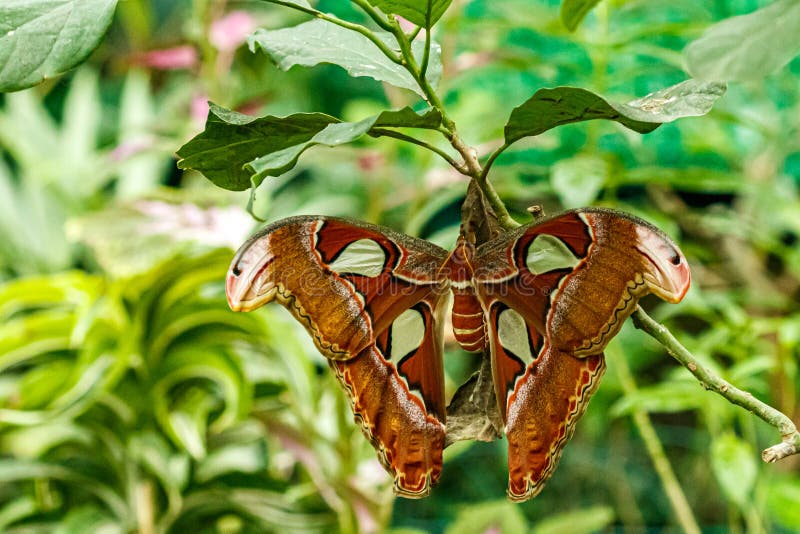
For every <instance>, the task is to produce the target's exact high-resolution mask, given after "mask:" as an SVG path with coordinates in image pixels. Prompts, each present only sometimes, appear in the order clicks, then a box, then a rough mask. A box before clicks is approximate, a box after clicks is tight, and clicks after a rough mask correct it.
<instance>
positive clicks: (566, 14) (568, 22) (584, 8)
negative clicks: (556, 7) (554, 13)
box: [561, 0, 600, 32]
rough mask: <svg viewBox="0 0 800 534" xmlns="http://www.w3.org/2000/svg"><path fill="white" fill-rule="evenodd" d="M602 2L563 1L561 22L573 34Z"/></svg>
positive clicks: (594, 0)
mask: <svg viewBox="0 0 800 534" xmlns="http://www.w3.org/2000/svg"><path fill="white" fill-rule="evenodd" d="M599 3H600V0H562V2H561V22H563V23H564V26H566V28H567V29H568V30H569V31H571V32H573V31H575V29H576V28H577V27H578V25H579V24H580V23H581V21H582V20H583V19H584V18H585V17H586V15H588V14H589V12H590V11H591V10H592V9H594V6H596V5H597V4H599Z"/></svg>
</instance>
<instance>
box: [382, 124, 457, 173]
mask: <svg viewBox="0 0 800 534" xmlns="http://www.w3.org/2000/svg"><path fill="white" fill-rule="evenodd" d="M369 133H370V135H374V136H382V137H392V138H394V139H399V140H401V141H406V142H408V143H412V144H415V145H418V146H421V147H424V148H427V149H428V150H430V151H431V152H435V153H436V154H438V155H440V156H441V157H442V158H443V159H444V160H445V161H446V162H447V163H449V164H450V165H451V166H452V167H454V168H455V169H456V170H458V171H459V172H461V173H462V174H464V173H465V172H466V170H467V169H466V168H465V167H464V165H462V164H460V163H458V162H457V161H456V160H455V159H453V157H452V156H450V154H448V153H447V152H445V151H444V150H442V149H441V148H439V147H437V146H434V145H431V144H429V143H427V142H425V141H422V140H421V139H417V138H415V137H411V136H410V135H406V134H404V133H401V132H398V131H396V130H389V129H386V128H372V129H371V130H370V132H369Z"/></svg>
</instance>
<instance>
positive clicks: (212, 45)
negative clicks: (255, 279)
mask: <svg viewBox="0 0 800 534" xmlns="http://www.w3.org/2000/svg"><path fill="white" fill-rule="evenodd" d="M766 4H768V2H763V1H755V0H735V1H729V2H719V1H715V0H701V1H696V0H694V1H688V0H676V1H674V2H670V3H662V2H649V1H645V0H630V1H625V0H614V1H607V2H601V3H600V4H599V5H598V6H597V8H596V9H595V10H594V11H593V12H592V13H590V14H589V16H588V17H587V18H586V20H585V21H584V22H583V24H582V25H581V26H580V27H579V28H578V29H577V30H576V31H575V32H574V33H570V32H568V31H567V30H566V29H565V28H564V26H563V24H562V23H561V21H560V19H559V2H558V1H556V0H541V1H537V0H503V1H500V0H472V1H467V0H455V1H454V2H453V5H452V7H451V8H450V10H449V11H448V14H447V15H446V16H445V17H444V19H443V20H442V22H441V23H440V24H439V25H438V26H437V28H436V32H437V33H436V34H435V37H436V39H437V40H439V41H440V42H441V44H442V47H443V62H444V77H443V87H442V94H443V96H444V102H445V105H446V107H447V109H448V110H449V111H450V115H451V117H452V118H453V119H454V120H455V121H456V123H457V125H458V128H459V131H460V132H461V134H462V136H463V137H464V138H465V140H466V141H467V142H468V143H470V144H472V145H474V146H476V147H478V149H479V151H481V152H482V153H488V152H489V151H490V150H491V149H493V148H494V147H496V146H498V144H499V143H500V142H501V139H502V127H503V125H504V123H505V119H506V118H507V117H508V114H509V113H510V111H511V109H512V108H513V107H515V106H517V105H519V104H520V103H522V102H523V101H525V100H526V99H527V98H528V97H529V96H530V95H532V94H533V93H534V92H535V91H536V90H537V89H539V88H541V87H553V86H557V85H572V86H579V87H584V88H586V89H590V90H592V91H594V92H597V93H600V94H603V95H606V96H608V97H610V98H613V99H615V100H617V101H627V100H631V99H633V98H635V97H640V96H644V95H645V94H647V93H649V92H651V91H655V90H659V89H662V88H665V87H667V86H670V85H673V84H675V83H678V82H680V81H683V80H684V79H686V78H687V74H686V73H685V72H684V70H683V68H682V56H681V50H682V49H683V48H684V46H685V45H686V44H687V43H688V42H690V41H691V40H693V39H696V38H697V37H699V36H700V35H701V34H702V32H703V30H704V29H705V28H707V27H708V26H709V25H711V24H713V23H714V22H716V21H719V20H723V19H726V18H728V17H731V16H734V15H737V14H742V13H748V12H751V11H753V10H755V9H757V8H759V7H761V6H763V5H766ZM317 5H318V7H319V9H320V10H322V11H331V12H334V13H336V14H338V15H340V16H341V17H346V18H349V19H351V20H363V17H362V15H361V14H360V13H359V12H357V11H356V10H355V8H354V7H353V6H352V5H351V3H350V2H347V1H345V0H321V1H320V2H318V4H317ZM305 20H307V17H305V16H303V15H300V14H297V13H295V12H292V11H289V10H286V9H283V8H280V7H277V6H274V5H270V4H267V3H265V2H239V1H225V0H126V1H122V2H120V3H119V5H118V8H117V11H116V14H115V17H114V22H113V25H112V27H111V30H110V33H109V34H108V35H107V36H106V38H105V40H104V41H103V44H102V45H101V47H100V48H99V49H98V50H97V51H96V52H95V53H94V54H93V55H92V57H91V58H90V60H89V61H88V62H87V63H85V64H84V65H82V66H81V67H79V68H78V69H75V70H73V71H71V72H70V73H68V74H67V75H65V76H63V77H61V78H58V79H55V80H49V81H47V82H45V83H44V84H42V85H39V86H37V87H35V88H33V89H29V90H25V91H21V92H17V93H9V94H0V279H2V281H3V282H2V285H0V317H1V318H2V321H0V323H1V324H0V531H2V532H9V533H23V532H24V533H38V532H43V533H44V532H47V533H49V532H63V533H73V532H74V533H84V532H104V533H116V532H138V533H144V534H149V533H156V532H196V533H205V532H209V533H210V532H221V533H231V534H233V533H239V532H241V533H245V532H270V531H279V532H337V531H338V532H345V533H350V532H385V531H391V532H395V533H401V532H402V533H412V532H435V533H458V534H467V533H473V532H475V533H478V532H481V533H483V532H487V533H489V532H492V533H495V532H503V533H506V532H508V533H511V532H529V531H531V532H542V533H547V532H577V533H580V532H593V531H598V530H599V531H604V530H605V531H620V532H622V531H628V530H637V531H644V530H645V529H648V530H652V531H658V530H660V529H666V530H679V529H680V527H679V526H678V525H679V523H678V520H677V519H676V517H677V515H678V514H682V515H683V517H684V521H683V523H681V524H682V525H684V526H685V525H686V524H692V523H694V524H696V525H698V526H699V528H700V529H702V530H703V531H705V532H796V531H798V530H800V461H798V458H797V457H793V458H787V459H785V460H783V461H782V462H779V463H777V464H771V465H766V464H763V463H761V460H760V450H761V449H763V448H765V447H766V446H769V445H772V444H773V443H775V442H777V441H779V439H780V436H779V435H778V433H777V432H776V431H775V430H774V429H773V428H771V427H769V426H767V425H766V424H765V423H763V422H761V421H760V420H758V419H756V418H755V417H754V416H752V415H751V414H749V413H747V412H745V411H744V410H742V409H740V408H737V407H735V406H732V405H730V404H729V403H728V402H727V401H725V400H724V399H722V398H720V397H718V396H716V395H714V394H712V393H709V392H706V391H705V390H704V389H703V388H702V387H701V386H700V385H699V384H698V383H697V381H696V380H695V379H694V378H692V377H691V376H690V375H689V373H688V372H687V371H686V370H684V369H682V368H681V367H680V366H679V365H678V364H677V363H676V362H675V361H673V360H672V359H670V358H669V356H667V354H666V353H665V351H664V350H663V348H662V347H661V346H659V345H658V344H656V343H655V342H654V341H653V340H652V339H650V338H649V337H647V336H646V335H645V334H643V333H642V332H639V331H636V330H634V329H633V328H632V327H631V326H630V325H628V326H626V328H625V329H624V330H623V331H622V332H621V333H620V335H619V336H618V337H617V338H616V339H615V340H614V341H613V342H612V343H611V345H609V348H608V351H607V355H608V367H609V369H608V371H607V373H606V375H605V378H604V379H603V382H602V384H601V387H600V389H599V391H598V392H597V394H596V395H595V396H594V398H593V400H592V402H591V404H590V405H589V408H588V411H587V413H586V415H585V416H584V417H583V419H582V420H581V421H580V423H579V424H578V426H577V431H576V433H575V437H574V438H573V440H572V441H571V443H570V444H569V445H568V446H567V447H566V448H565V451H564V455H563V458H562V460H561V463H560V466H559V468H558V469H557V471H556V473H555V475H554V477H553V478H552V479H551V481H550V482H549V484H548V485H547V487H546V488H545V489H544V491H543V492H542V494H541V495H539V496H538V497H537V498H535V499H534V500H532V501H530V502H527V503H525V504H521V505H514V504H511V503H509V502H507V501H506V500H505V487H506V479H507V471H506V459H505V446H506V445H505V442H504V441H502V440H501V441H498V442H495V443H463V442H462V443H458V444H456V445H453V446H452V447H450V448H448V449H447V450H446V451H445V465H444V470H443V475H442V478H441V484H440V485H439V486H438V487H437V488H435V489H434V491H433V494H432V495H431V496H430V497H429V498H427V499H423V500H419V501H410V500H404V499H396V498H394V496H393V495H392V491H391V487H390V486H391V481H390V479H389V477H388V475H387V474H386V473H385V472H384V471H383V469H382V468H381V467H380V465H379V464H378V462H377V459H376V457H375V453H374V451H373V449H372V447H371V446H370V445H369V443H368V442H367V441H366V440H365V439H364V438H363V436H362V434H361V431H360V430H359V429H358V428H357V427H356V426H355V424H354V423H353V420H352V414H351V412H350V408H349V405H348V402H347V400H346V399H345V396H344V394H343V392H342V391H340V389H339V386H338V385H337V384H336V382H335V379H334V377H333V375H332V374H331V373H330V372H329V370H328V367H327V365H326V363H325V362H324V361H323V358H322V357H321V356H320V355H319V354H318V353H317V352H316V350H315V349H314V347H313V345H312V343H311V341H310V340H309V338H308V335H307V334H306V333H305V332H304V331H303V330H302V328H301V327H300V326H299V325H298V324H296V323H295V322H294V320H293V319H292V318H291V317H290V316H289V315H288V313H286V312H285V311H284V310H283V308H281V307H280V306H277V305H273V306H267V307H265V308H263V309H260V310H258V311H257V312H254V313H249V314H234V313H231V312H230V311H229V310H228V309H227V306H226V303H225V297H224V287H223V285H224V282H223V280H224V275H225V271H226V269H227V266H228V263H229V261H230V259H231V256H232V251H233V249H235V248H236V247H238V245H239V244H241V243H242V242H243V241H244V239H245V238H246V237H247V236H248V235H249V234H250V233H251V232H252V231H253V230H254V229H255V228H256V227H257V223H256V221H255V220H254V219H253V218H251V217H250V216H249V215H248V214H247V213H246V211H245V206H246V204H247V200H248V193H247V192H243V193H232V192H228V191H224V190H222V189H219V188H216V187H215V186H213V185H212V184H211V183H210V182H208V181H207V180H206V179H205V178H204V177H203V176H201V175H199V174H197V173H194V172H182V171H179V170H178V169H177V168H176V165H175V162H176V157H175V155H174V154H175V151H176V150H177V149H178V148H179V147H180V146H181V145H182V144H184V143H185V142H186V141H187V140H189V139H190V138H191V137H192V136H194V135H196V134H197V133H199V132H200V131H202V129H203V123H204V120H205V116H206V112H207V109H208V108H207V101H209V100H211V101H213V102H216V103H218V104H220V105H222V106H225V107H228V108H233V109H236V110H238V111H241V112H244V113H251V114H254V115H265V114H272V115H278V116H281V115H287V114H290V113H296V112H303V111H322V112H326V113H330V114H333V115H336V116H339V117H342V118H343V119H345V120H359V119H362V118H364V117H366V116H368V115H371V114H373V113H376V112H378V111H380V110H381V109H384V108H386V107H400V106H402V105H406V104H408V103H411V102H413V101H414V99H413V98H412V97H411V96H410V95H409V94H406V93H405V92H400V90H397V89H394V88H391V87H388V86H383V85H381V84H379V83H377V82H375V81H374V80H372V79H369V78H351V77H349V76H348V75H347V74H346V73H345V72H344V71H343V70H341V69H340V68H338V67H334V66H319V67H316V68H313V69H301V68H294V69H292V70H290V71H289V72H282V71H280V70H279V69H277V68H276V67H274V66H273V65H272V64H271V63H270V62H269V60H268V59H267V58H266V56H265V55H263V54H252V53H250V52H249V51H248V50H247V47H246V46H242V45H243V43H244V40H245V37H246V35H247V34H248V33H250V32H252V31H253V30H254V29H256V28H262V27H263V28H279V27H285V26H289V25H293V24H296V23H299V22H302V21H305ZM798 75H800V60H797V59H796V60H794V61H793V62H791V63H790V64H789V65H788V66H787V67H786V68H784V69H782V70H780V71H779V72H778V73H776V74H774V75H772V76H770V77H768V78H767V79H765V80H759V81H758V82H750V83H734V84H731V85H730V86H729V88H728V92H727V94H726V95H725V96H724V97H723V98H722V99H721V100H720V101H719V102H718V103H717V105H716V106H715V109H714V110H713V111H712V112H711V113H710V114H709V115H708V116H705V117H701V118H694V119H683V120H680V121H677V122H675V123H670V124H666V125H664V126H662V127H661V128H659V129H657V130H656V131H655V132H653V133H650V134H647V135H644V136H643V135H639V134H636V133H634V132H632V131H629V130H625V129H624V128H622V127H621V126H620V125H618V124H616V123H611V122H600V121H593V122H588V123H581V124H575V125H569V126H564V127H560V128H557V129H554V130H551V131H549V132H547V133H545V134H543V135H541V136H539V137H537V138H535V139H533V140H527V141H522V142H520V143H517V144H515V145H514V147H512V149H511V150H509V151H508V152H507V153H506V154H504V156H502V157H501V158H500V159H499V160H498V162H497V163H496V164H495V166H494V168H493V172H492V178H493V181H494V183H495V186H496V188H497V189H498V191H499V193H500V195H501V196H502V198H503V199H505V200H506V201H507V204H508V206H509V209H510V210H511V211H512V214H514V215H515V216H516V217H517V219H518V220H520V221H525V220H527V217H528V216H527V215H526V213H525V208H526V207H528V206H529V205H531V204H534V203H538V204H541V205H543V206H544V209H545V211H546V212H548V213H553V212H556V211H559V210H561V209H564V208H568V207H573V206H580V205H599V206H608V207H614V208H619V209H624V210H627V211H629V212H632V213H635V214H637V215H639V216H641V217H644V218H646V219H648V220H649V221H652V222H653V223H654V224H656V225H658V226H660V227H661V228H662V229H664V230H665V231H666V232H667V233H668V234H669V235H671V236H672V237H673V238H674V239H675V240H676V241H677V242H678V243H679V244H680V246H681V247H682V249H683V251H684V252H685V254H686V255H687V257H688V259H689V263H690V264H691V267H692V271H693V278H694V284H693V288H692V289H691V291H690V292H689V294H688V295H687V298H686V299H685V300H684V302H682V303H681V304H680V305H677V306H670V305H666V304H662V303H659V302H655V300H654V301H651V300H646V301H644V302H643V305H644V307H645V308H647V309H648V310H649V311H650V312H651V313H652V314H653V315H654V316H655V317H656V318H658V319H659V320H661V321H663V322H665V323H666V324H667V325H668V326H669V328H670V329H671V331H672V332H673V333H674V334H675V335H676V336H677V337H678V339H679V340H680V341H681V342H682V343H684V344H685V345H686V346H687V348H689V350H691V351H692V352H693V353H694V354H695V355H696V356H697V357H698V358H699V359H700V360H701V361H702V362H704V363H705V364H706V365H708V366H709V367H711V368H712V369H714V370H715V371H716V372H717V373H719V374H720V375H721V376H723V377H724V378H726V379H728V380H730V381H731V382H732V383H734V384H735V385H737V386H739V387H741V388H744V389H747V390H749V391H750V392H752V393H753V394H754V395H755V396H756V397H758V398H760V399H762V400H764V401H766V402H768V403H770V404H771V405H773V406H775V407H776V408H778V409H780V410H781V411H783V412H784V413H786V414H787V415H789V416H790V417H791V418H793V420H795V421H797V420H798V413H800V404H799V403H798V394H799V393H800V383H799V382H798V375H797V373H798V370H797V366H798V360H799V359H800V348H799V346H800V303H799V301H800V245H799V244H798V239H799V238H800V194H799V193H798V190H799V189H800V131H799V128H800V83H799V78H798ZM465 191H466V182H465V181H464V179H463V177H461V176H460V175H458V174H457V173H456V172H455V171H453V170H452V169H450V168H448V167H447V166H446V164H445V163H444V162H442V161H441V160H440V159H438V157H436V156H435V155H433V154H432V153H429V152H426V151H424V150H422V149H419V148H417V147H413V146H410V145H400V144H398V143H397V142H395V141H393V140H391V139H380V140H370V139H367V140H364V141H360V142H359V143H357V144H354V145H348V146H345V147H340V148H338V149H336V150H330V149H325V148H316V149H313V150H311V151H309V152H308V153H307V154H306V155H305V156H304V158H303V159H302V160H301V162H300V164H299V165H298V166H297V167H296V168H295V169H294V170H293V171H291V172H290V173H288V174H286V175H284V176H281V177H279V178H268V179H267V180H266V181H265V182H264V185H263V186H262V187H261V189H259V191H258V194H257V197H256V202H255V205H254V211H255V213H257V214H258V215H259V216H260V217H263V218H265V219H267V220H276V219H278V218H281V217H285V216H288V215H291V214H300V213H306V214H328V215H343V216H351V217H358V218H361V219H364V220H368V221H371V222H375V223H380V224H384V225H388V226H391V227H393V228H395V229H398V230H401V231H404V232H406V233H409V234H412V235H416V236H421V237H425V238H427V239H430V240H432V241H434V242H436V243H438V244H440V245H442V246H445V247H448V248H449V247H450V246H452V244H453V242H454V239H455V236H456V235H457V232H458V222H459V207H460V203H461V201H462V200H463V197H464V194H465ZM477 362H478V359H477V356H475V355H470V354H467V353H464V352H462V351H461V350H460V349H459V348H458V347H457V346H456V345H454V344H448V346H447V351H446V367H447V376H448V381H447V389H448V395H449V394H452V392H454V391H455V388H456V387H457V386H458V385H459V384H460V383H462V382H463V381H464V380H465V379H466V377H467V376H469V374H470V373H471V372H472V371H473V370H474V367H475V366H476V365H477ZM643 435H644V436H645V437H646V438H647V442H645V441H644V440H643V439H642V436H643ZM646 443H647V444H648V445H649V447H648V446H646ZM654 461H655V462H656V463H657V465H658V466H659V467H658V468H656V467H655V466H654ZM669 466H671V469H672V472H673V473H674V478H670V477H669V476H668V475H664V469H666V468H668V467H669ZM669 493H672V494H673V495H676V494H678V495H680V494H682V495H683V497H684V498H685V500H684V501H683V504H680V503H679V504H678V505H677V506H678V508H677V511H676V509H675V507H674V505H672V504H671V501H670V499H669V498H668V497H667V495H668V494H669ZM678 501H680V499H678ZM672 502H676V501H675V500H674V499H673V501H672ZM687 521H688V523H687Z"/></svg>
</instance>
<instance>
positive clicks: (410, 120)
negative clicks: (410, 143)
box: [245, 108, 442, 186]
mask: <svg viewBox="0 0 800 534" xmlns="http://www.w3.org/2000/svg"><path fill="white" fill-rule="evenodd" d="M441 121H442V116H441V114H440V113H439V112H438V111H436V110H429V111H428V112H427V113H425V114H423V115H417V114H416V113H415V112H414V111H413V110H412V109H411V108H404V109H401V110H399V111H384V112H383V113H379V114H378V115H374V116H372V117H368V118H366V119H364V120H361V121H359V122H341V123H338V124H330V125H328V126H327V127H326V128H325V129H324V130H322V131H321V132H320V133H318V134H317V135H315V136H314V137H312V138H311V139H309V140H308V141H306V142H305V143H300V144H298V145H295V146H293V147H289V148H286V149H284V150H280V151H278V152H273V153H271V154H267V155H266V156H263V157H261V158H257V159H255V160H253V161H251V162H250V163H248V164H247V165H245V167H246V168H248V169H250V170H251V171H252V172H253V178H252V183H253V185H254V186H258V185H259V184H260V183H261V182H262V181H263V180H264V178H265V177H267V176H279V175H281V174H283V173H285V172H287V171H289V170H291V169H292V168H294V166H295V165H296V164H297V160H298V158H299V157H300V155H301V154H302V153H303V152H305V151H306V150H308V149H309V148H311V147H312V146H315V145H325V146H329V147H335V146H339V145H343V144H345V143H351V142H353V141H355V140H356V139H358V138H359V137H361V136H363V135H364V134H366V133H370V131H371V130H373V128H387V127H395V128H400V127H406V128H436V127H437V126H438V125H439V124H440V123H441Z"/></svg>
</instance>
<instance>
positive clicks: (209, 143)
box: [178, 103, 339, 191]
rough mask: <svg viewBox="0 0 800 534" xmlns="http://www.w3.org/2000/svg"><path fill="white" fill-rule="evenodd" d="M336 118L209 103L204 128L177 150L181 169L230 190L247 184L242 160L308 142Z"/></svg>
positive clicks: (246, 186)
mask: <svg viewBox="0 0 800 534" xmlns="http://www.w3.org/2000/svg"><path fill="white" fill-rule="evenodd" d="M336 122H339V119H337V118H335V117H332V116H330V115H326V114H324V113H295V114H294V115H289V116H288V117H273V116H266V117H261V118H256V117H251V116H249V115H243V114H241V113H236V112H235V111H230V110H227V109H225V108H221V107H219V106H217V105H216V104H213V103H212V104H211V106H210V109H209V111H208V118H207V120H206V129H205V131H203V132H202V133H200V134H198V135H196V136H195V137H194V138H193V139H191V140H190V141H189V142H188V143H186V144H185V145H183V146H182V147H181V148H180V149H179V150H178V156H180V157H181V158H182V159H181V160H180V161H178V167H179V168H181V169H195V170H197V171H200V172H202V173H203V175H204V176H205V177H206V178H208V179H209V180H211V181H212V182H213V183H214V184H215V185H218V186H219V187H222V188H224V189H230V190H232V191H244V190H245V189H247V188H249V187H250V185H251V184H250V173H249V172H247V171H245V170H244V169H243V166H244V164H245V163H247V162H249V161H252V160H253V159H256V158H258V157H260V156H263V155H264V154H269V153H272V152H277V151H279V150H283V149H285V148H288V147H290V146H294V145H297V144H299V143H303V142H305V141H308V140H309V139H311V138H312V137H314V136H315V135H316V134H317V133H319V132H321V131H322V130H323V129H325V127H326V126H328V125H329V124H333V123H336Z"/></svg>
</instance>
